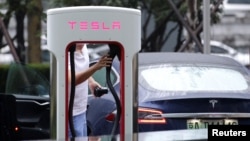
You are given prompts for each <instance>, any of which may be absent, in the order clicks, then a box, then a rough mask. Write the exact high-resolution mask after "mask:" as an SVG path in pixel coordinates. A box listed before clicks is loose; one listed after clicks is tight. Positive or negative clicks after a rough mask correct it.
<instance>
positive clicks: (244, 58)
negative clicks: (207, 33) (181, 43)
mask: <svg viewBox="0 0 250 141" xmlns="http://www.w3.org/2000/svg"><path fill="white" fill-rule="evenodd" d="M202 42H203V41H202ZM210 47H211V51H210V53H211V54H212V55H218V56H226V57H230V58H233V59H235V60H236V61H238V62H240V63H241V64H242V65H245V66H246V65H249V64H250V56H249V54H250V52H246V53H242V52H239V51H238V50H236V49H235V48H233V47H231V46H229V45H227V44H225V43H222V42H220V41H216V40H211V41H210ZM196 52H199V51H198V48H197V47H196Z"/></svg>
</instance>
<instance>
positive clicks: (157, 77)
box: [139, 65, 249, 91]
mask: <svg viewBox="0 0 250 141" xmlns="http://www.w3.org/2000/svg"><path fill="white" fill-rule="evenodd" d="M139 75H140V76H139V83H140V84H141V85H143V87H145V88H147V89H151V90H158V91H244V90H248V89H249V86H248V85H249V84H248V83H249V82H247V80H246V79H245V78H244V75H242V74H241V73H240V72H238V71H235V70H232V69H226V68H216V67H205V66H204V67H197V66H168V65H155V66H150V67H145V68H142V69H140V72H139ZM159 82H161V83H159ZM236 82H237V83H236Z"/></svg>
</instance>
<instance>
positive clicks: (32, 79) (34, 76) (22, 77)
mask: <svg viewBox="0 0 250 141" xmlns="http://www.w3.org/2000/svg"><path fill="white" fill-rule="evenodd" d="M6 82H7V83H6V88H5V93H6V94H21V95H31V96H41V97H49V91H50V85H49V81H48V80H47V79H46V78H45V76H43V75H42V74H40V73H39V72H37V71H35V70H34V69H33V68H31V67H29V66H27V65H23V64H20V63H12V64H10V67H9V70H8V76H7V81H6Z"/></svg>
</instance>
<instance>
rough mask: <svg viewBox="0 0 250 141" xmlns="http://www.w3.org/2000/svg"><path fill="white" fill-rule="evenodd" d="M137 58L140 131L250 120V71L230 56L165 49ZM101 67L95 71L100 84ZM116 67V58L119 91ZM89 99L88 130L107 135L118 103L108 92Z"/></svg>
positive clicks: (116, 81) (116, 82)
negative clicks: (175, 51) (171, 51)
mask: <svg viewBox="0 0 250 141" xmlns="http://www.w3.org/2000/svg"><path fill="white" fill-rule="evenodd" d="M138 57H139V58H138V62H139V68H138V105H139V106H138V120H137V124H138V130H139V132H151V131H167V130H182V129H185V130H189V129H190V130H192V129H201V128H208V126H209V125H215V124H220V125H242V124H247V125H249V124H250V118H249V117H250V108H249V107H250V73H249V71H248V70H247V68H246V67H245V66H243V65H242V64H240V63H239V62H237V61H235V60H234V59H232V58H229V57H222V56H215V55H209V54H198V53H166V52H165V53H163V52H159V53H139V55H138ZM105 71H106V70H105V68H103V69H102V70H100V72H97V73H98V74H95V75H94V76H95V77H96V78H95V79H96V80H97V81H98V80H102V81H103V82H100V83H102V85H104V86H105V81H104V80H105V79H106V76H105V75H106V73H105ZM119 71H120V70H119V61H118V60H114V62H113V69H112V71H111V76H112V79H111V80H112V84H113V87H114V88H115V90H116V91H117V94H118V95H119ZM106 86H107V85H106ZM88 102H89V103H88V110H87V124H88V128H89V134H90V135H108V134H111V131H112V128H113V127H114V119H115V117H116V104H115V101H114V98H113V97H112V95H111V94H110V92H108V93H107V94H105V95H103V96H101V97H100V98H93V96H92V95H90V98H89V101H88ZM117 129H118V130H117V132H116V133H119V128H117Z"/></svg>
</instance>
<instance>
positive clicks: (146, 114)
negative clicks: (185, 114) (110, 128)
mask: <svg viewBox="0 0 250 141" xmlns="http://www.w3.org/2000/svg"><path fill="white" fill-rule="evenodd" d="M116 114H117V113H116V110H115V111H113V112H112V113H109V114H108V115H107V116H106V117H105V119H106V120H107V121H109V122H113V121H115V117H116ZM161 115H162V112H161V111H159V110H155V109H149V108H139V109H138V123H139V124H150V123H152V124H165V123H166V119H165V118H164V117H162V116H161Z"/></svg>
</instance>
